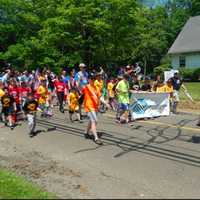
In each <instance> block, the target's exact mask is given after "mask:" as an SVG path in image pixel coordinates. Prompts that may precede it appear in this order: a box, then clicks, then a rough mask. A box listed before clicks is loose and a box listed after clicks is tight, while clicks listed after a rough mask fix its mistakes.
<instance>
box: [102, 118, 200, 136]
mask: <svg viewBox="0 0 200 200" xmlns="http://www.w3.org/2000/svg"><path fill="white" fill-rule="evenodd" d="M104 115H105V116H107V117H111V118H115V116H114V115H111V114H104ZM137 123H144V124H153V125H161V126H168V127H171V128H180V129H183V130H188V131H193V132H199V133H200V128H193V127H189V126H180V125H174V124H169V123H164V122H158V121H151V120H148V121H144V120H138V121H137Z"/></svg>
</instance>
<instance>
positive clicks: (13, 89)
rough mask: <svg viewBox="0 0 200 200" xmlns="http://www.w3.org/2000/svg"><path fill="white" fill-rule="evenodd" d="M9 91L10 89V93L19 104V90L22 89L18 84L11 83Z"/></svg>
mask: <svg viewBox="0 0 200 200" xmlns="http://www.w3.org/2000/svg"><path fill="white" fill-rule="evenodd" d="M8 91H9V94H10V95H11V96H13V98H14V99H15V102H16V104H19V103H20V99H19V91H20V90H19V88H18V87H17V86H12V85H9V86H8Z"/></svg>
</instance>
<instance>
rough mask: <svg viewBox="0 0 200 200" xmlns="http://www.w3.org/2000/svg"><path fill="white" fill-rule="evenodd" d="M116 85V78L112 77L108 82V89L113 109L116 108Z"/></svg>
mask: <svg viewBox="0 0 200 200" xmlns="http://www.w3.org/2000/svg"><path fill="white" fill-rule="evenodd" d="M114 87H115V84H114V80H113V79H111V80H110V81H109V82H108V84H107V91H108V98H109V105H110V106H111V108H112V110H116V108H115V105H116V102H115V92H114Z"/></svg>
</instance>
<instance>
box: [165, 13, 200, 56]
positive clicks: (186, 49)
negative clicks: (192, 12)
mask: <svg viewBox="0 0 200 200" xmlns="http://www.w3.org/2000/svg"><path fill="white" fill-rule="evenodd" d="M190 52H200V16H196V17H191V18H190V19H189V20H188V21H187V23H186V24H185V26H184V27H183V29H182V31H181V32H180V34H179V35H178V37H177V38H176V40H175V42H174V43H173V45H172V47H171V48H170V49H169V51H168V54H177V53H190Z"/></svg>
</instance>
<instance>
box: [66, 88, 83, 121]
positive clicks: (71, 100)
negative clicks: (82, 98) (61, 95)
mask: <svg viewBox="0 0 200 200" xmlns="http://www.w3.org/2000/svg"><path fill="white" fill-rule="evenodd" d="M68 105H69V118H70V121H71V122H73V118H72V116H73V114H74V113H76V116H77V120H78V121H79V122H80V123H81V122H82V121H81V117H80V113H79V94H78V91H77V90H76V89H75V88H72V89H71V90H70V93H69V95H68Z"/></svg>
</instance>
